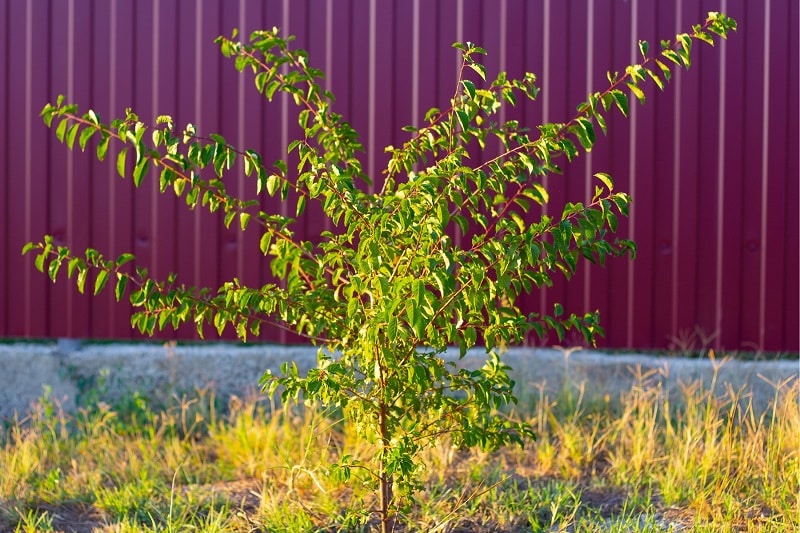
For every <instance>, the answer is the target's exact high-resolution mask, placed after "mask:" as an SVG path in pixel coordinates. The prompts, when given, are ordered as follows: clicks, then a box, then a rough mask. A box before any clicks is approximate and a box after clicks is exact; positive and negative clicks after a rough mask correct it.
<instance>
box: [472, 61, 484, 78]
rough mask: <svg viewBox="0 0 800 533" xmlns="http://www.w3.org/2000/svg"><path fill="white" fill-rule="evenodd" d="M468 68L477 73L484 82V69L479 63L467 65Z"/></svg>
mask: <svg viewBox="0 0 800 533" xmlns="http://www.w3.org/2000/svg"><path fill="white" fill-rule="evenodd" d="M468 66H469V68H471V69H472V70H474V71H475V72H477V73H478V76H480V77H481V79H482V80H483V81H486V67H485V66H483V65H481V64H480V63H469V65H468Z"/></svg>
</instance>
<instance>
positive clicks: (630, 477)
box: [0, 376, 800, 532]
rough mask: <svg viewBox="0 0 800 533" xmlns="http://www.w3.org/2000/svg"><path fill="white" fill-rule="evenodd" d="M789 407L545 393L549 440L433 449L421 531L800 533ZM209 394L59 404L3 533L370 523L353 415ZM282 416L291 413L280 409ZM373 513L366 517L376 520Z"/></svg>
mask: <svg viewBox="0 0 800 533" xmlns="http://www.w3.org/2000/svg"><path fill="white" fill-rule="evenodd" d="M774 386H775V396H774V399H773V402H772V408H771V409H770V410H769V411H767V412H765V413H757V412H755V411H754V410H753V409H752V406H751V403H750V401H749V398H748V396H747V392H746V391H733V390H727V391H714V390H713V389H714V387H713V386H712V387H711V388H710V389H703V388H701V387H700V385H698V384H687V385H686V386H685V387H684V389H683V393H682V395H681V397H679V398H668V397H666V395H665V394H664V393H663V391H661V390H660V389H659V388H657V387H654V386H652V385H651V384H650V382H649V380H648V376H641V377H640V379H639V383H638V384H637V385H636V386H635V387H633V388H632V389H631V390H630V391H627V392H626V393H625V394H623V395H622V397H621V398H614V399H612V398H601V399H591V400H589V399H586V398H583V397H582V395H581V391H580V388H575V387H565V389H564V390H563V391H562V393H561V394H560V395H558V396H557V397H549V396H547V395H546V394H545V393H544V389H541V390H539V391H534V392H536V393H535V394H533V395H531V399H530V402H529V405H527V406H526V407H525V408H524V409H522V410H521V411H520V412H519V413H515V415H516V416H526V417H529V418H530V420H531V422H532V424H533V425H534V428H535V429H536V430H537V432H538V435H539V438H538V439H537V440H536V441H535V442H531V443H529V444H528V445H527V446H526V447H525V448H524V449H518V448H513V449H511V448H510V449H505V450H501V451H500V452H498V453H494V454H491V455H489V454H482V453H479V452H465V451H459V450H455V449H453V448H452V447H451V446H449V445H448V443H447V442H446V441H442V442H440V443H439V444H438V445H437V446H436V447H435V448H434V449H431V450H429V451H428V452H426V453H425V456H424V462H425V464H426V465H427V471H426V472H427V483H426V485H425V489H424V490H423V491H422V492H421V493H420V494H418V496H417V498H415V501H414V503H413V505H410V506H409V507H408V508H407V509H404V510H403V511H402V517H403V522H404V523H405V524H407V525H406V526H405V527H404V531H442V532H472V531H487V532H488V531H507V532H516V531H619V532H622V531H634V532H637V531H640V532H644V531H671V530H672V531H677V530H685V531H708V532H711V531H714V532H717V531H800V406H799V404H798V396H799V395H800V384H798V382H797V380H795V381H794V382H792V383H783V384H774ZM217 403H218V402H217V400H216V399H215V398H214V395H213V394H212V393H211V392H209V391H199V392H197V393H195V394H193V395H192V396H191V397H190V398H187V397H183V398H177V397H176V398H172V399H171V400H170V401H168V402H166V404H165V405H164V406H163V407H162V408H158V409H157V408H155V407H154V402H149V401H147V400H145V399H144V398H141V397H134V398H130V399H128V400H127V401H126V402H124V403H121V404H119V405H115V406H109V405H106V404H103V403H102V402H96V403H94V404H92V405H91V406H88V407H86V408H84V409H83V410H82V411H81V412H80V413H78V414H77V415H75V416H67V415H66V414H64V413H63V412H62V411H61V410H60V409H59V406H58V404H57V402H55V401H54V400H53V399H51V398H49V397H47V396H45V397H44V398H43V399H42V401H41V403H40V406H39V409H38V410H37V411H36V412H35V413H34V414H33V415H31V416H30V417H29V418H27V419H25V420H19V421H17V422H15V423H13V424H9V425H8V426H7V427H6V428H5V430H4V433H3V436H2V449H1V450H0V531H26V532H27V531H65V532H90V531H102V532H112V531H113V532H144V531H208V532H233V531H249V532H256V531H360V530H369V527H370V524H374V520H373V519H372V517H370V515H369V512H368V509H370V508H373V507H374V496H373V486H372V482H371V480H370V477H369V475H368V474H367V473H366V472H362V471H358V470H356V471H354V472H353V479H352V480H351V483H350V484H348V485H346V486H345V485H342V484H340V483H338V482H336V481H335V479H334V477H333V476H332V475H331V473H330V465H331V464H332V463H335V462H336V461H338V459H339V458H340V457H341V455H342V454H343V453H348V454H351V455H354V456H356V457H362V458H365V459H367V460H368V458H369V457H370V456H371V454H372V453H373V450H371V449H370V448H369V447H368V446H365V445H363V444H361V443H358V442H356V441H355V439H354V438H353V436H352V435H350V434H349V433H348V432H347V431H346V430H345V429H343V428H342V424H340V423H339V422H338V421H337V420H336V419H335V418H333V417H330V416H326V415H325V413H322V412H320V411H318V410H312V409H300V408H297V407H293V408H285V409H278V410H274V411H273V410H272V409H271V408H270V406H269V405H268V404H267V403H266V402H265V401H264V399H259V398H249V399H240V398H233V399H231V400H230V402H228V405H227V406H226V407H225V408H224V409H220V408H219V407H218V405H217ZM270 413H273V414H270ZM362 523H366V525H365V526H362V525H359V524H362Z"/></svg>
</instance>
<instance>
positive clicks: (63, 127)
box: [56, 118, 69, 143]
mask: <svg viewBox="0 0 800 533" xmlns="http://www.w3.org/2000/svg"><path fill="white" fill-rule="evenodd" d="M68 125H69V119H68V118H62V119H61V122H59V123H58V126H57V127H56V138H57V139H58V140H59V141H61V142H62V143H63V142H64V135H65V134H66V133H67V126H68Z"/></svg>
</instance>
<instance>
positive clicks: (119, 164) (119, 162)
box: [117, 146, 128, 178]
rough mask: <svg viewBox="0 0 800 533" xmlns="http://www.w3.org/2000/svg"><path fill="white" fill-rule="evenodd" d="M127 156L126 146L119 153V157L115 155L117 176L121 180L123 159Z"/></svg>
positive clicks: (123, 165) (122, 176) (123, 174)
mask: <svg viewBox="0 0 800 533" xmlns="http://www.w3.org/2000/svg"><path fill="white" fill-rule="evenodd" d="M127 155H128V147H127V146H126V147H125V148H123V149H122V150H120V151H119V155H117V174H119V176H120V177H121V178H124V177H125V158H126V156H127Z"/></svg>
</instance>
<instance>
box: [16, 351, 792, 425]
mask: <svg viewBox="0 0 800 533" xmlns="http://www.w3.org/2000/svg"><path fill="white" fill-rule="evenodd" d="M457 356H458V353H457V351H452V352H448V353H447V354H446V355H445V357H446V358H452V359H454V360H457V359H458V357H457ZM483 359H484V355H483V350H471V351H470V352H469V353H468V354H467V356H466V357H465V358H464V359H463V360H462V361H461V364H463V365H465V366H467V367H478V366H480V365H481V364H482V362H483ZM502 359H503V360H504V361H506V362H507V363H508V364H509V365H510V366H511V367H512V368H513V369H514V379H515V380H516V381H517V396H518V397H519V398H520V399H521V400H526V399H528V398H530V397H535V396H538V395H539V394H540V390H544V391H546V392H547V393H548V394H552V395H555V394H557V393H558V392H559V391H560V390H563V388H564V386H569V387H575V388H579V389H580V388H582V389H583V392H584V396H585V397H586V398H587V399H591V398H593V397H600V398H604V397H605V396H606V395H608V396H609V397H610V398H611V399H617V398H619V395H620V394H621V393H624V392H626V391H629V390H630V389H631V387H632V386H634V385H635V384H637V383H638V382H641V381H642V379H644V383H645V385H646V386H648V387H656V386H660V387H662V390H663V391H664V392H665V393H668V394H670V398H676V399H677V398H680V396H681V394H680V391H681V386H682V384H688V383H693V382H696V381H698V380H702V381H703V382H704V383H705V384H706V386H710V385H711V383H712V379H713V378H714V376H715V375H716V382H715V385H714V390H715V392H717V393H718V394H724V393H725V392H727V390H728V389H729V388H731V389H733V390H734V391H738V392H744V393H746V394H750V395H752V398H753V403H754V407H756V408H757V409H759V410H761V409H765V408H767V407H768V405H769V402H770V401H771V400H772V399H773V398H774V396H775V385H776V384H784V383H788V384H791V383H793V382H796V380H797V379H798V375H799V374H800V363H798V362H796V361H778V362H758V361H752V362H751V361H734V360H731V361H722V360H717V361H711V360H708V359H704V360H698V359H684V358H663V357H651V356H647V355H606V354H602V353H598V352H593V351H587V350H580V351H572V352H565V351H561V350H554V349H531V348H513V349H510V350H508V351H507V352H505V353H504V354H503V355H502ZM284 361H295V362H296V363H297V364H298V366H299V368H300V370H301V372H305V371H307V370H308V369H309V368H311V367H313V366H314V365H315V364H316V349H315V348H312V347H306V346H277V345H253V346H240V345H234V344H224V343H219V344H203V345H189V346H173V345H166V346H162V345H154V344H147V343H138V344H137V343H131V344H85V345H81V344H80V343H76V342H72V341H61V342H58V343H53V344H35V343H34V344H28V343H18V344H6V345H0V418H9V417H12V416H14V415H15V414H18V415H24V413H25V412H27V411H28V410H29V409H30V407H31V406H32V405H33V404H34V403H35V402H36V400H37V399H39V398H40V397H41V396H42V394H43V393H44V391H45V387H49V388H50V389H51V396H52V397H53V398H55V399H57V400H58V401H60V402H61V403H62V404H63V405H64V406H65V407H66V408H67V409H72V408H74V407H75V406H76V403H77V402H79V400H80V396H81V394H85V393H86V392H87V391H88V390H91V389H92V388H96V389H97V390H99V391H100V399H103V400H106V401H113V400H114V399H116V398H119V397H121V396H123V395H125V394H128V393H131V392H133V391H139V392H141V393H143V394H145V395H148V396H152V395H157V396H164V395H167V394H170V393H172V392H186V391H191V390H194V389H196V388H213V389H214V390H215V391H216V393H217V394H218V395H220V396H222V397H226V396H230V395H232V394H236V395H240V396H241V395H245V394H248V393H252V392H254V391H257V389H258V380H259V378H260V377H261V375H262V374H263V373H264V371H265V370H266V369H271V370H272V371H273V372H275V373H277V372H278V371H279V369H280V365H281V363H283V362H284ZM787 389H789V387H788V386H787V385H784V386H782V387H781V391H786V390H787ZM794 391H795V393H796V391H797V389H794Z"/></svg>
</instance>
